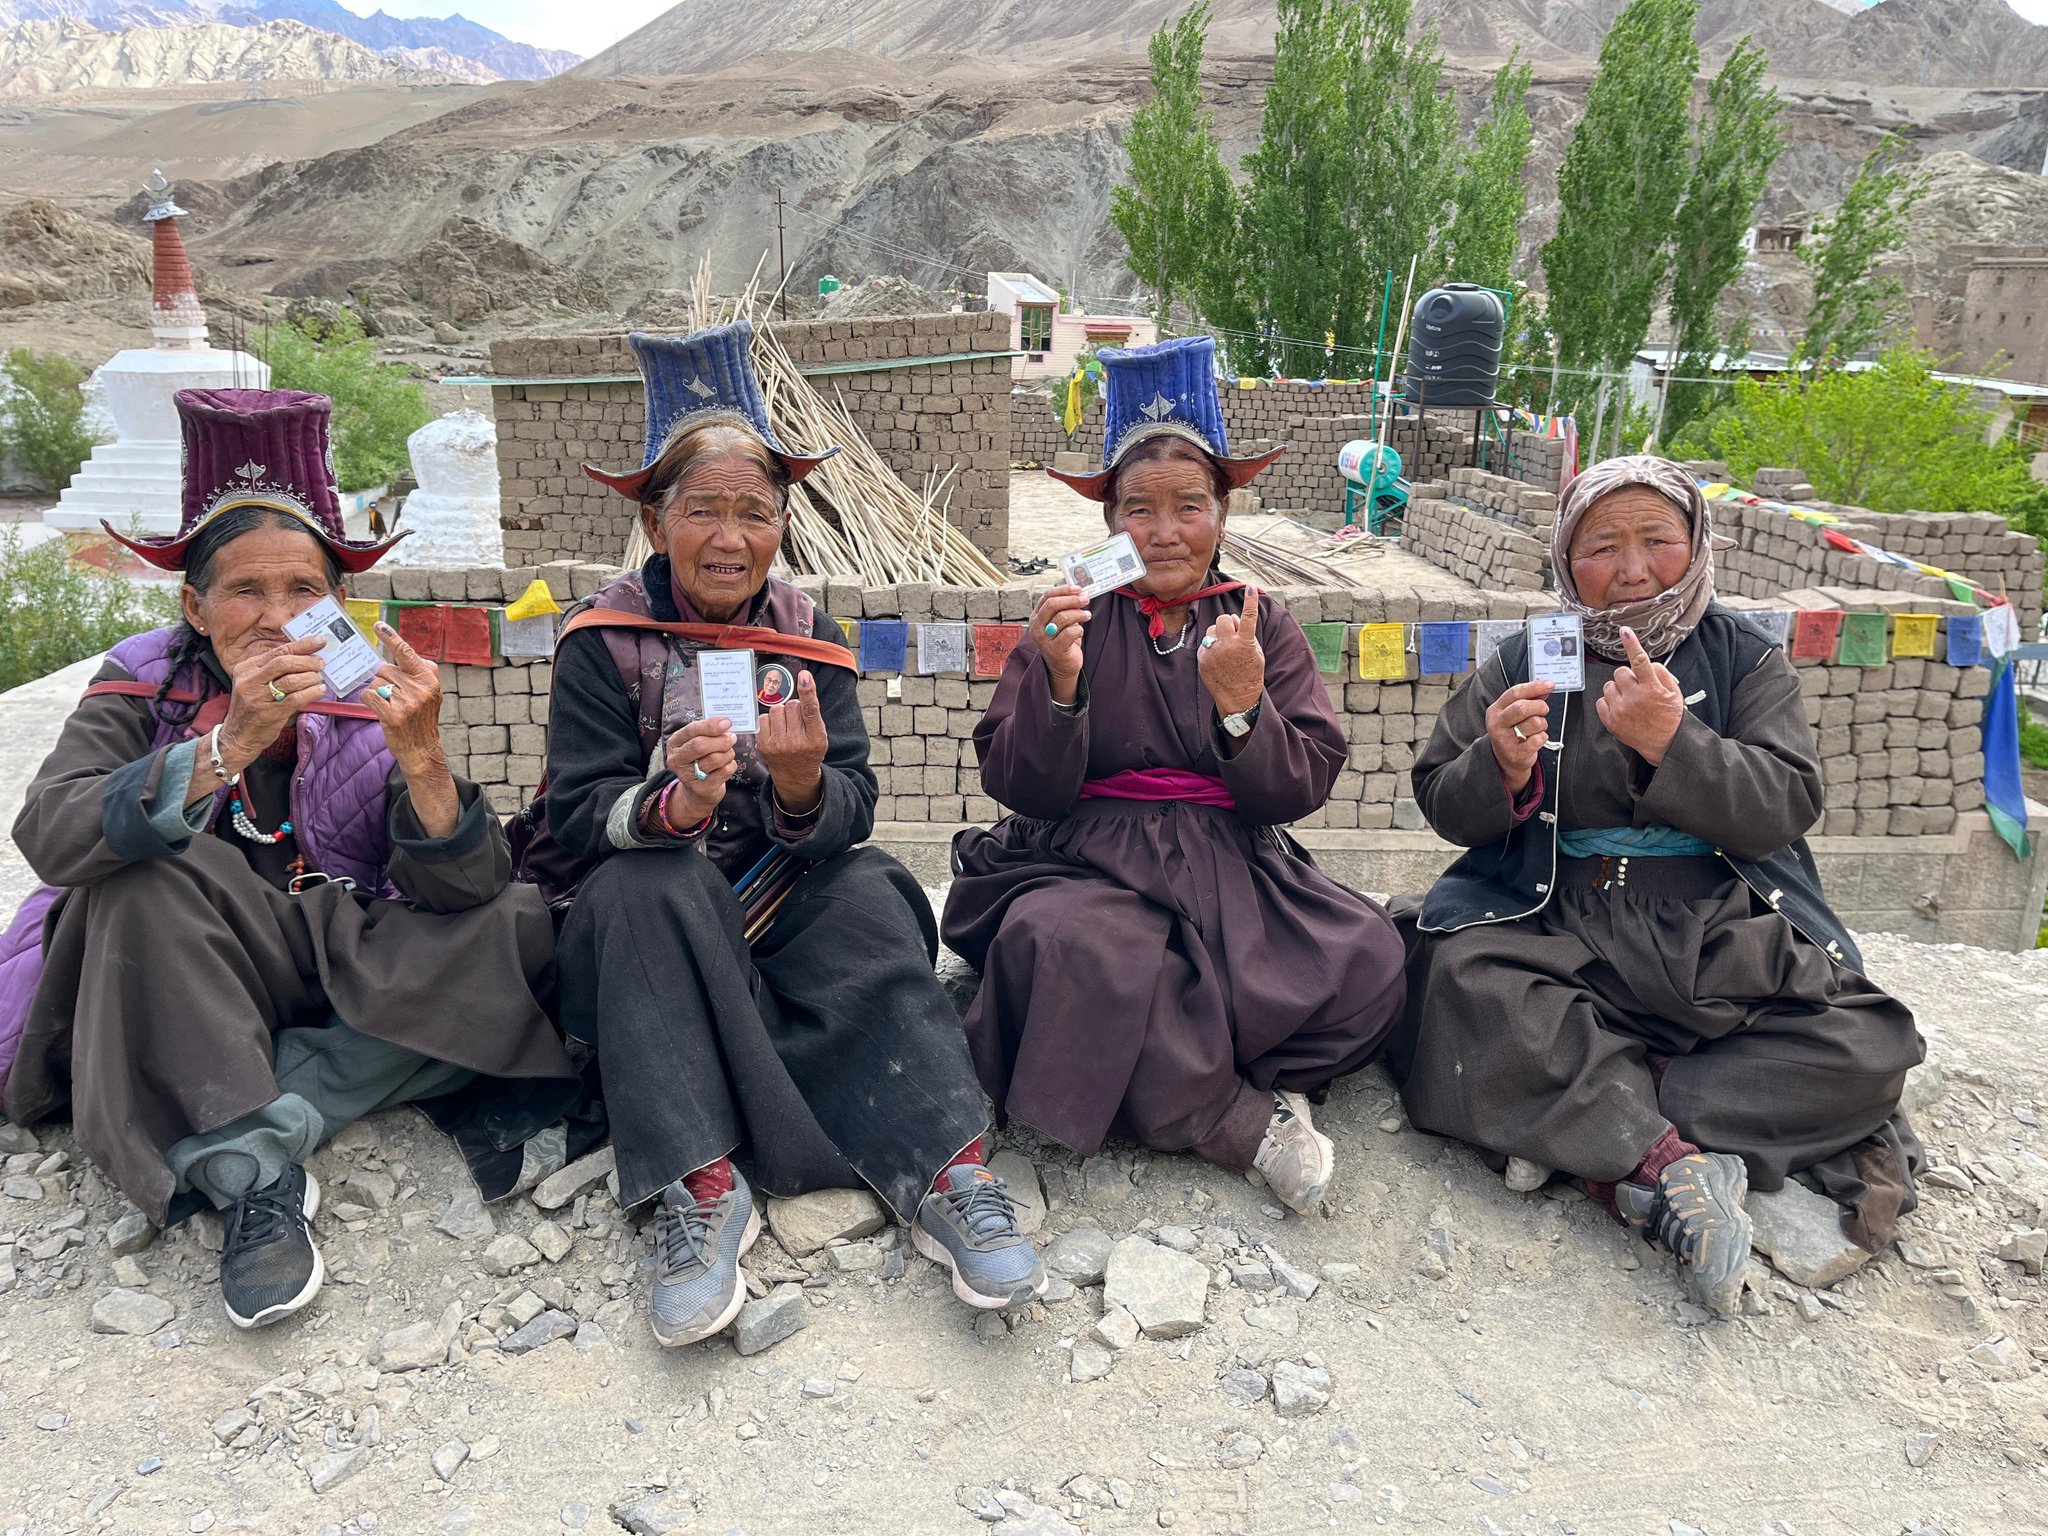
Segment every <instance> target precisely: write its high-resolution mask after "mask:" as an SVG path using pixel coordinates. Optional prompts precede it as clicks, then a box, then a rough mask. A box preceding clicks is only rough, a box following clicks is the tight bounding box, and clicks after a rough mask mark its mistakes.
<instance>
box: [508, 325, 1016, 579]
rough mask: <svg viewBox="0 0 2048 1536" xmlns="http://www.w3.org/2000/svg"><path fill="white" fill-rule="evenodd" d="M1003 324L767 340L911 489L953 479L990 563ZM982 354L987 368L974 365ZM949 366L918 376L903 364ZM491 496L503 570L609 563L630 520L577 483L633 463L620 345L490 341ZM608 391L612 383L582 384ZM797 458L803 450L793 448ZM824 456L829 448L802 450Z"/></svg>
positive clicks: (794, 328) (997, 483)
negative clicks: (593, 466)
mask: <svg viewBox="0 0 2048 1536" xmlns="http://www.w3.org/2000/svg"><path fill="white" fill-rule="evenodd" d="M1004 323H1005V317H1004V316H1001V315H995V314H986V313H984V314H972V315H965V314H963V315H951V314H948V315H910V316H901V317H895V318H889V319H878V320H832V321H812V322H807V323H803V324H791V325H782V326H777V327H775V331H776V334H777V336H779V337H780V338H781V341H782V344H783V346H784V347H785V348H787V349H788V351H789V354H790V356H791V357H792V358H793V359H794V360H795V362H796V364H797V366H798V367H799V368H804V369H813V368H825V369H834V370H848V371H837V372H833V373H830V374H821V375H819V376H817V377H816V378H814V380H813V382H814V383H815V384H816V386H817V387H818V389H819V390H820V392H822V393H823V394H825V395H826V396H827V398H832V397H833V396H835V395H836V396H837V397H838V398H840V399H842V400H844V402H845V404H846V408H847V410H848V412H849V413H850V414H851V415H852V417H853V420H854V422H855V424H856V425H858V426H859V427H860V429H861V431H862V432H863V433H864V434H865V435H866V436H867V438H868V440H869V441H870V442H871V443H872V444H873V445H874V447H875V449H876V451H877V452H878V453H880V454H881V456H882V458H883V459H884V460H886V461H887V462H888V464H889V466H890V468H892V469H894V470H895V471H896V472H897V474H898V475H900V476H901V477H902V478H903V480H904V482H905V484H907V485H909V486H910V487H911V488H912V489H913V490H917V491H922V490H923V489H924V487H925V485H926V483H927V481H928V480H929V481H930V482H931V483H932V484H934V485H936V483H937V481H938V479H939V477H940V476H942V475H944V474H945V473H946V472H947V471H949V470H950V471H952V472H953V477H952V479H951V481H950V482H949V486H948V489H949V493H950V494H949V497H948V498H947V504H946V515H947V518H948V520H949V521H951V522H952V523H953V524H955V525H956V526H957V527H959V528H960V529H961V530H962V531H964V532H965V533H966V534H967V535H968V536H969V537H970V538H971V539H973V540H974V542H975V544H976V545H977V546H979V547H980V548H981V549H983V550H984V551H986V552H987V553H989V554H991V555H997V554H1000V553H1001V552H1002V551H1003V549H1004V548H1005V547H1006V546H1007V544H1008V542H1009V508H1010V489H1009V465H1010V363H1009V358H1008V357H1007V355H1005V354H1006V352H1007V349H1008V346H1009V335H1008V332H1007V331H1006V330H1004V329H1003V325H1004ZM981 354H987V355H981ZM920 358H923V359H933V358H947V359H951V361H946V362H938V363H931V362H926V363H923V364H918V363H916V362H915V360H916V359H920ZM491 372H492V375H493V376H494V377H496V378H500V379H542V380H553V379H557V378H559V379H561V380H562V382H561V383H552V382H544V383H537V384H535V383H528V384H497V385H493V386H492V389H491V409H492V414H493V415H494V416H495V417H496V419H497V427H498V473H499V496H500V498H501V502H502V506H503V512H502V521H503V524H504V529H505V552H506V557H507V558H508V559H512V560H517V561H521V562H525V563H528V564H539V563H543V562H546V561H551V560H563V559H581V560H616V559H618V558H619V556H620V555H621V554H622V553H623V552H624V551H625V547H626V540H627V538H628V536H629V535H630V532H631V526H632V518H633V511H632V508H631V507H629V506H628V505H627V504H626V502H625V501H624V500H623V499H622V498H621V497H619V496H618V495H617V494H616V493H614V492H612V491H608V490H606V489H605V488H604V487H603V486H601V485H599V484H597V483H596V482H595V481H593V480H591V479H589V478H587V477H586V476H585V475H584V473H583V469H582V465H583V463H584V461H585V460H589V461H592V462H594V463H597V464H598V465H600V466H602V467H605V468H610V469H618V468H631V467H636V466H638V464H639V463H640V459H641V454H642V449H643V440H644V436H645V428H646V419H647V418H646V409H645V405H644V403H643V399H642V395H641V389H640V383H639V377H638V370H637V369H636V367H635V364H634V361H633V354H632V351H631V350H630V349H629V348H628V347H627V345H626V338H625V336H624V334H623V333H602V334H590V335H582V336H560V337H550V338H548V339H546V340H537V341H519V340H515V341H499V342H494V343H492V345H491ZM608 378H610V379H616V380H620V381H619V382H592V381H594V380H604V379H608ZM800 446H806V447H808V446H814V445H810V444H803V445H800ZM815 446H829V445H823V444H820V445H815Z"/></svg>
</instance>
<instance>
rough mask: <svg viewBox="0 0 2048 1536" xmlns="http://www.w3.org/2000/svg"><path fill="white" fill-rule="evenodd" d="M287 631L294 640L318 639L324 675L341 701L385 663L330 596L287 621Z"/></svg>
mask: <svg viewBox="0 0 2048 1536" xmlns="http://www.w3.org/2000/svg"><path fill="white" fill-rule="evenodd" d="M284 632H285V633H286V634H287V635H289V636H291V638H292V639H294V640H309V639H312V638H314V637H316V636H317V637H318V638H319V639H320V640H321V641H323V642H324V643H323V645H322V647H321V651H320V671H321V675H322V676H324V677H325V678H326V679H327V687H328V689H329V691H331V692H332V693H333V694H334V696H335V697H336V698H338V699H345V698H347V697H348V696H349V695H350V694H352V693H354V692H355V691H356V690H357V689H358V688H360V687H362V686H363V684H365V683H367V682H368V681H369V680H370V679H371V678H373V677H375V676H376V675H377V669H378V668H379V667H381V666H382V665H383V662H381V661H379V660H378V659H377V652H376V648H375V647H373V646H372V645H371V644H370V642H369V641H367V640H365V639H364V638H363V632H362V631H361V630H359V629H357V628H356V625H355V620H353V619H351V618H350V617H349V616H348V614H347V613H346V612H345V611H343V609H342V606H341V604H339V603H337V602H336V601H335V600H334V599H333V598H331V597H323V598H321V599H320V601H319V602H317V603H315V604H314V605H313V606H312V607H310V608H308V609H307V610H306V611H305V612H304V613H301V614H297V615H295V616H294V617H292V618H289V619H286V620H285V621H284Z"/></svg>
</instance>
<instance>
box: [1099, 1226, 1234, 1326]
mask: <svg viewBox="0 0 2048 1536" xmlns="http://www.w3.org/2000/svg"><path fill="white" fill-rule="evenodd" d="M1208 1299H1209V1271H1208V1269H1207V1267H1206V1266H1204V1265H1203V1264H1202V1263H1201V1262H1200V1261H1199V1260H1196V1259H1192V1258H1190V1257H1189V1256H1188V1255H1186V1254H1184V1253H1175V1252H1174V1251H1173V1250H1172V1249H1171V1248H1162V1247H1160V1246H1159V1245H1158V1244H1157V1243H1153V1242H1148V1241H1146V1240H1145V1239H1144V1238H1142V1237H1127V1238H1124V1239H1123V1240H1122V1241H1121V1242H1119V1243H1117V1244H1116V1245H1115V1246H1114V1247H1112V1248H1111V1249H1110V1251H1109V1262H1108V1264H1107V1265H1105V1266H1104V1269H1103V1285H1102V1301H1103V1305H1104V1306H1105V1307H1122V1308H1123V1309H1124V1310H1125V1311H1126V1312H1129V1313H1130V1314H1131V1316H1132V1317H1134V1318H1136V1319H1137V1322H1138V1327H1139V1328H1140V1329H1142V1330H1143V1331H1144V1334H1145V1337H1147V1338H1148V1339H1177V1338H1179V1337H1180V1336H1181V1335H1183V1334H1188V1333H1193V1332H1194V1331H1195V1330H1196V1329H1197V1328H1200V1327H1201V1326H1202V1319H1203V1315H1204V1311H1205V1308H1206V1307H1207V1305H1208Z"/></svg>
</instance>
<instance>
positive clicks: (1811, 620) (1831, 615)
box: [1792, 608, 1842, 661]
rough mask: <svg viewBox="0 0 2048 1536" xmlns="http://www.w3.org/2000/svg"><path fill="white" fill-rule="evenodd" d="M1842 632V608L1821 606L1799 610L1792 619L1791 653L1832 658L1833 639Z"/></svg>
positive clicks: (1833, 650)
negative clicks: (1814, 609) (1808, 610)
mask: <svg viewBox="0 0 2048 1536" xmlns="http://www.w3.org/2000/svg"><path fill="white" fill-rule="evenodd" d="M1841 632H1842V610H1841V609H1839V608H1822V609H1819V610H1817V611H1810V612H1801V613H1798V614H1795V615H1794V616H1793V619H1792V654H1793V655H1794V656H1812V657H1816V658H1818V659H1819V660H1821V661H1829V660H1832V659H1833V657H1834V654H1835V641H1836V639H1837V638H1838V637H1839V636H1840V634H1841Z"/></svg>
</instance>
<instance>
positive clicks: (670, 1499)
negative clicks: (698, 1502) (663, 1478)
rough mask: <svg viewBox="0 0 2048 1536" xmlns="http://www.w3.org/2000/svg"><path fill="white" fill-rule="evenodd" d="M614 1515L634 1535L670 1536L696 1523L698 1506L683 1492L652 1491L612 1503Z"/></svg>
mask: <svg viewBox="0 0 2048 1536" xmlns="http://www.w3.org/2000/svg"><path fill="white" fill-rule="evenodd" d="M612 1518H613V1519H614V1520H616V1521H618V1522H619V1524H620V1525H623V1526H624V1527H625V1528H626V1529H627V1530H628V1531H630V1532H632V1533H633V1536H669V1533H670V1532H671V1531H680V1530H682V1529H683V1528H684V1527H686V1526H688V1525H690V1524H692V1523H694V1522H695V1520H696V1518H697V1511H696V1506H695V1505H693V1504H692V1503H691V1502H690V1498H689V1495H687V1494H683V1493H675V1492H668V1493H650V1494H647V1495H645V1496H644V1497H642V1498H638V1499H634V1500H632V1501H631V1502H630V1503H623V1502H622V1503H618V1504H614V1505H613V1506H612Z"/></svg>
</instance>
